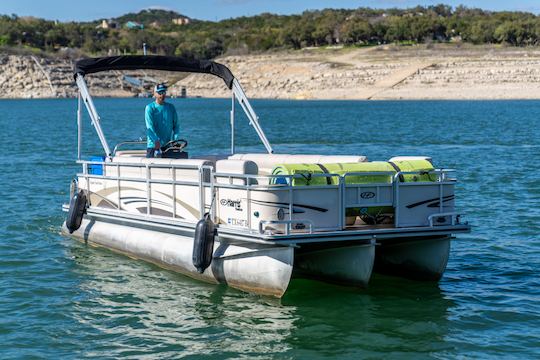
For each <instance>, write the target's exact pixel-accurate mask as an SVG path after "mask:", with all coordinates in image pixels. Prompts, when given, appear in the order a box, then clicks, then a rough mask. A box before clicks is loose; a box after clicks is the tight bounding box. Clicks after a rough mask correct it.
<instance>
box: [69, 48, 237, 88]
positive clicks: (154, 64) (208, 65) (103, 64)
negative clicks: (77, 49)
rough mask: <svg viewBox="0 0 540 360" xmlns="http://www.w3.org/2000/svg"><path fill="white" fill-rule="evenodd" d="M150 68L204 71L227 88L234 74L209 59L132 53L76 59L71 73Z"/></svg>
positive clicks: (230, 84) (81, 73) (192, 71)
mask: <svg viewBox="0 0 540 360" xmlns="http://www.w3.org/2000/svg"><path fill="white" fill-rule="evenodd" d="M136 69H151V70H165V71H178V72H191V73H204V74H212V75H215V76H218V77H220V78H222V79H223V81H225V84H226V85H227V87H228V88H229V89H231V88H232V83H233V80H234V75H233V74H232V73H231V71H230V70H229V68H227V67H226V66H225V65H222V64H219V63H216V62H213V61H210V60H187V59H182V58H179V57H175V56H154V55H132V56H108V57H99V58H88V59H82V60H78V61H77V62H76V63H75V67H74V69H73V73H74V75H75V76H76V75H77V74H80V75H82V76H85V75H86V74H92V73H97V72H100V71H107V70H136Z"/></svg>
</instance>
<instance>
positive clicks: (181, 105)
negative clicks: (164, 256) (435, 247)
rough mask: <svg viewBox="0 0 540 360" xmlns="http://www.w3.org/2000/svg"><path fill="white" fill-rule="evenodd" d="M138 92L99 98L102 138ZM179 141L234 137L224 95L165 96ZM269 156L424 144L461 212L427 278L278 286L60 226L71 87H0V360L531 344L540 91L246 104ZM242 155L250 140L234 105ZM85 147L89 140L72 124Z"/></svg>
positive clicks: (505, 350)
mask: <svg viewBox="0 0 540 360" xmlns="http://www.w3.org/2000/svg"><path fill="white" fill-rule="evenodd" d="M148 101H149V100H148V99H97V100H96V106H97V108H98V111H100V113H101V116H102V126H103V128H104V130H105V133H106V135H107V136H108V140H109V143H110V144H115V143H118V142H120V141H123V140H130V139H136V138H138V137H140V136H144V134H145V133H144V120H143V113H144V106H145V104H146V103H147V102H148ZM171 101H172V102H173V103H174V104H175V105H176V107H177V109H178V112H179V114H180V119H181V123H182V129H183V136H184V137H185V138H187V139H188V140H189V151H190V154H192V155H197V154H205V153H226V152H227V151H228V149H229V146H230V145H229V138H230V133H229V119H228V110H229V106H230V100H206V99H173V100H171ZM253 105H254V108H255V110H256V111H257V113H258V115H259V116H260V119H261V120H260V121H261V125H262V127H263V129H264V130H265V131H266V134H267V136H268V139H269V140H270V142H271V143H272V144H273V145H274V148H275V150H276V152H278V153H289V152H291V153H292V152H294V153H318V154H358V155H367V156H368V157H369V159H371V160H385V159H388V158H389V157H391V156H396V155H428V156H431V157H433V160H434V162H435V164H436V165H437V166H439V167H445V168H454V169H457V170H458V172H457V175H458V179H459V183H458V185H457V188H456V195H457V200H456V205H457V206H458V208H459V209H460V210H462V211H463V212H465V213H466V220H468V221H469V222H470V223H471V224H472V225H473V229H472V232H471V233H470V234H465V235H459V236H458V237H457V239H455V240H454V241H453V242H452V252H451V255H450V260H449V263H448V268H447V271H446V273H445V274H444V276H443V278H442V279H441V281H440V282H438V283H429V282H428V283H426V282H416V281H410V280H405V279H400V278H394V277H387V276H381V275H374V276H373V278H372V280H371V282H370V286H369V288H368V289H365V290H362V289H353V288H347V287H340V286H334V285H328V284H324V283H321V282H316V281H309V280H302V279H294V280H293V281H292V282H291V284H290V286H289V289H288V291H287V293H286V295H285V296H284V298H283V299H281V300H277V299H273V298H266V297H260V296H256V295H252V294H246V293H243V292H240V291H237V290H234V289H230V288H227V287H225V286H215V285H209V284H205V283H201V282H198V281H195V280H191V279H189V278H186V277H184V276H182V275H178V274H175V273H173V272H170V271H167V270H162V269H160V268H158V267H156V266H154V265H151V264H147V263H145V262H142V261H136V260H132V259H129V258H127V257H124V256H121V255H117V254H114V253H111V252H109V251H107V250H103V249H96V248H92V247H89V246H86V245H84V244H81V243H79V242H76V241H74V240H72V239H68V238H64V237H62V236H60V235H59V231H60V227H61V224H62V222H63V219H64V216H65V215H64V214H63V213H62V211H61V205H62V203H65V202H67V201H68V196H69V195H68V193H69V182H70V180H71V178H72V177H73V175H74V174H75V173H76V171H77V170H78V167H77V166H76V164H75V163H74V160H75V158H76V100H74V99H70V100H2V101H0V128H1V129H2V132H3V136H2V138H3V139H4V146H3V149H4V150H3V155H2V156H1V157H0V166H1V167H0V168H1V172H0V184H1V187H0V189H1V190H0V195H1V198H0V215H1V217H2V220H1V222H0V358H2V359H19V358H21V359H22V358H24V359H27V358H74V359H79V358H99V359H102V358H118V357H128V358H133V359H141V358H144V359H153V358H156V359H162V358H181V357H186V358H215V359H222V358H261V359H267V358H278V359H282V358H285V359H297V358H299V359H302V358H305V359H312V358H336V359H337V358H339V359H347V358H350V359H360V358H411V359H422V358H436V359H448V358H452V359H453V358H495V357H501V358H516V359H517V358H519V359H522V358H540V330H539V329H540V276H539V275H538V274H539V270H538V269H539V267H540V176H539V175H538V174H539V173H538V170H537V168H538V165H539V164H540V120H539V119H540V101H475V102H473V101H395V102H394V101H377V102H361V101H360V102H358V101H350V102H345V101H270V100H259V101H254V102H253ZM237 131H238V133H237V144H238V148H237V151H238V152H254V151H258V152H262V151H264V148H263V147H262V145H260V143H259V141H258V138H257V136H256V134H255V132H254V130H253V129H252V128H250V127H249V126H248V125H247V121H245V119H244V118H242V117H239V118H238V121H237ZM84 143H85V153H86V154H88V155H90V154H100V145H99V142H98V141H97V137H96V136H95V134H94V131H93V129H92V127H91V125H90V124H89V122H88V121H87V122H86V123H85V138H84Z"/></svg>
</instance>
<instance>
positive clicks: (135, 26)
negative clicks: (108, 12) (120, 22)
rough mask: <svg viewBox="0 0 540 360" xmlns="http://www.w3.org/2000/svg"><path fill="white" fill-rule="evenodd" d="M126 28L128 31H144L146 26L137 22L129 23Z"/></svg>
mask: <svg viewBox="0 0 540 360" xmlns="http://www.w3.org/2000/svg"><path fill="white" fill-rule="evenodd" d="M124 26H125V27H126V28H128V29H138V30H142V29H144V25H143V24H140V23H138V22H136V21H128V22H127V23H126V24H125V25H124Z"/></svg>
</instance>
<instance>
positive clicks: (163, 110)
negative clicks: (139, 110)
mask: <svg viewBox="0 0 540 360" xmlns="http://www.w3.org/2000/svg"><path fill="white" fill-rule="evenodd" d="M144 119H145V122H146V137H147V147H149V148H153V147H155V144H156V141H157V140H159V142H160V143H161V146H163V145H165V144H166V143H168V142H169V141H171V140H178V139H179V138H180V124H179V123H178V114H177V113H176V109H175V107H174V105H173V104H170V103H167V102H166V103H163V105H159V104H158V103H156V102H155V101H154V102H152V103H151V104H148V105H146V109H145V111H144Z"/></svg>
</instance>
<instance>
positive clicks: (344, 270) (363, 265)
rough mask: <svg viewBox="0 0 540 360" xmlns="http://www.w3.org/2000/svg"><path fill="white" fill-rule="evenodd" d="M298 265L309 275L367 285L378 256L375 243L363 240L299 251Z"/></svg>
mask: <svg viewBox="0 0 540 360" xmlns="http://www.w3.org/2000/svg"><path fill="white" fill-rule="evenodd" d="M295 256H296V260H295V264H294V265H295V269H298V270H299V271H300V272H301V273H302V274H305V275H307V276H309V277H313V278H320V279H322V280H325V281H329V282H334V283H340V284H346V285H349V286H358V287H366V286H367V284H368V282H369V279H370V278H371V272H372V269H373V263H374V260H375V245H373V244H361V245H352V246H342V247H335V248H330V249H320V250H314V251H309V252H305V253H301V254H297V255H295Z"/></svg>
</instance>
